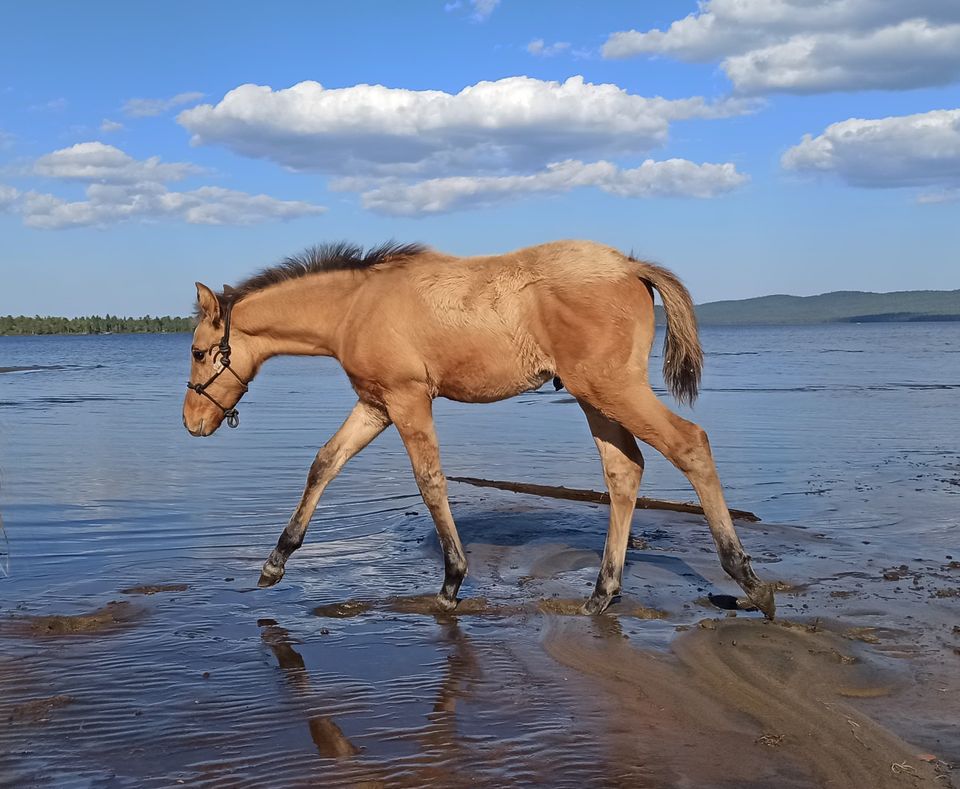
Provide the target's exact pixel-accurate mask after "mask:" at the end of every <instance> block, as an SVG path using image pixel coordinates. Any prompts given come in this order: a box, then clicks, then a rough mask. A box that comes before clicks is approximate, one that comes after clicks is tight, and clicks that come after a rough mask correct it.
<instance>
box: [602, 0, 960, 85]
mask: <svg viewBox="0 0 960 789" xmlns="http://www.w3.org/2000/svg"><path fill="white" fill-rule="evenodd" d="M603 54H604V56H605V57H608V58H624V57H634V56H637V55H666V56H670V57H675V58H678V59H680V60H688V61H700V62H707V61H713V60H721V67H722V68H723V70H724V71H725V72H726V74H727V76H728V77H729V78H730V80H731V82H733V84H734V86H735V88H736V89H737V90H738V91H740V92H742V93H764V92H771V91H783V92H795V93H812V92H821V91H834V90H863V89H871V88H878V89H906V88H914V87H921V86H926V85H942V84H946V83H948V82H951V81H953V80H955V79H957V78H960V3H957V2H955V0H910V2H903V1H902V0H816V1H813V0H706V2H704V3H702V4H701V8H700V10H699V11H698V12H696V13H693V14H690V15H689V16H687V17H685V18H683V19H680V20H677V21H675V22H673V23H672V24H671V25H670V27H668V28H667V29H666V30H659V29H652V30H647V31H637V30H628V31H621V32H617V33H613V34H611V35H610V37H609V38H608V39H607V41H606V43H605V44H604V46H603Z"/></svg>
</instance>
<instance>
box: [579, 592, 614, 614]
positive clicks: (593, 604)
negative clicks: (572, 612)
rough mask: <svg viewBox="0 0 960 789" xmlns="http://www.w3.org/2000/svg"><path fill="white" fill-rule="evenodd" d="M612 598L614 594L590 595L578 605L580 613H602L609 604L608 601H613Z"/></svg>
mask: <svg viewBox="0 0 960 789" xmlns="http://www.w3.org/2000/svg"><path fill="white" fill-rule="evenodd" d="M613 598H614V595H608V596H603V597H598V596H597V595H590V599H589V600H587V602H585V603H584V604H583V605H582V606H580V613H581V614H586V615H587V616H596V615H597V614H602V613H603V612H604V611H606V610H607V608H608V607H609V606H610V603H612V602H613Z"/></svg>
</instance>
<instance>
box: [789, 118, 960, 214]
mask: <svg viewBox="0 0 960 789" xmlns="http://www.w3.org/2000/svg"><path fill="white" fill-rule="evenodd" d="M781 164H782V165H783V167H785V168H786V169H788V170H798V171H808V172H809V171H812V172H832V173H835V174H836V175H837V176H839V177H840V178H841V179H842V180H844V181H845V182H846V183H848V184H850V185H852V186H861V187H873V188H890V187H909V186H921V187H931V188H938V187H939V188H944V189H946V190H947V193H949V192H950V190H953V189H956V188H960V109H956V110H934V111H932V112H925V113H920V114H917V115H900V116H893V117H889V118H880V119H877V120H863V119H860V118H849V119H848V120H845V121H841V122H840V123H834V124H831V125H830V126H828V127H827V128H826V130H825V131H824V132H823V134H821V135H819V136H817V137H814V136H812V135H809V134H807V135H805V136H804V137H803V140H802V141H801V142H800V143H799V144H798V145H795V146H794V147H792V148H790V149H789V150H788V151H786V152H785V153H784V154H783V157H782V158H781ZM935 194H939V193H933V194H932V195H930V196H928V199H926V200H925V202H934V201H935V197H934V196H933V195H935Z"/></svg>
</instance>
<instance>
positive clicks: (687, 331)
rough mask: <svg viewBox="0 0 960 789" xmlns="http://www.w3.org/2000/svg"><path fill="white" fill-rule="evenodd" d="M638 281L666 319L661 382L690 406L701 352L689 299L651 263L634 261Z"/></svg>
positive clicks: (679, 285) (669, 274)
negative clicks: (654, 293)
mask: <svg viewBox="0 0 960 789" xmlns="http://www.w3.org/2000/svg"><path fill="white" fill-rule="evenodd" d="M636 263H637V265H638V266H639V267H640V272H639V276H640V278H641V279H642V280H644V281H645V282H647V283H648V284H649V285H651V286H652V287H654V288H656V289H657V292H659V293H660V299H661V301H663V311H664V312H665V313H666V315H667V334H666V337H665V338H664V341H663V380H664V381H665V382H666V384H667V386H668V387H669V388H670V391H671V392H672V393H673V396H674V397H676V398H677V400H678V401H680V402H681V403H687V404H688V405H693V401H694V400H696V399H697V390H698V389H699V387H700V373H701V371H702V370H703V349H702V348H701V347H700V338H699V337H698V336H697V316H696V313H695V312H694V310H693V299H691V298H690V293H689V291H688V290H687V289H686V288H685V287H684V286H683V283H682V282H680V280H679V279H677V277H676V276H675V275H674V274H673V273H672V272H670V271H667V270H666V269H665V268H661V267H660V266H655V265H653V264H652V263H643V262H642V261H636Z"/></svg>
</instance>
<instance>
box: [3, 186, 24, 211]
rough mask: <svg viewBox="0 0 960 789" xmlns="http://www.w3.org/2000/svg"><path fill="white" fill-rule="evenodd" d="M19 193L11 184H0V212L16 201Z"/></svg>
mask: <svg viewBox="0 0 960 789" xmlns="http://www.w3.org/2000/svg"><path fill="white" fill-rule="evenodd" d="M19 195H20V193H19V192H18V191H17V190H16V189H14V188H13V187H12V186H6V185H5V184H0V212H3V211H6V210H7V209H9V208H10V207H11V206H13V204H14V203H15V202H16V200H17V197H19Z"/></svg>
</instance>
